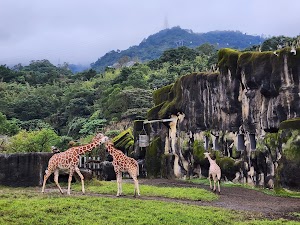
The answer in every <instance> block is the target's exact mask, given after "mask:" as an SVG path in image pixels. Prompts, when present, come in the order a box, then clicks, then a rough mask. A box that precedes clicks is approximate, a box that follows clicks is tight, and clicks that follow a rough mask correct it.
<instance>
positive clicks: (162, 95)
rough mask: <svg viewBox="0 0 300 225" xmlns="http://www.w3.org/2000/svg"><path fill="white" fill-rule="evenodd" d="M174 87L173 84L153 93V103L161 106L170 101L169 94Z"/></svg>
mask: <svg viewBox="0 0 300 225" xmlns="http://www.w3.org/2000/svg"><path fill="white" fill-rule="evenodd" d="M172 87H173V84H170V85H167V86H164V87H162V88H160V89H157V90H156V91H154V92H153V101H154V104H155V105H159V104H161V103H163V102H165V101H167V100H168V94H169V92H170V90H171V88H172Z"/></svg>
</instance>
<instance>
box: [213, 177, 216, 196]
mask: <svg viewBox="0 0 300 225" xmlns="http://www.w3.org/2000/svg"><path fill="white" fill-rule="evenodd" d="M213 180H214V190H213V191H214V192H215V191H216V178H215V177H214V178H213Z"/></svg>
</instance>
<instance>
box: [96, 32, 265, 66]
mask: <svg viewBox="0 0 300 225" xmlns="http://www.w3.org/2000/svg"><path fill="white" fill-rule="evenodd" d="M263 41H264V38H262V37H260V36H255V35H248V34H244V33H242V32H240V31H211V32H207V33H194V32H193V31H192V30H186V29H182V28H180V27H173V28H170V29H165V30H161V31H159V32H158V33H156V34H153V35H150V36H149V37H148V38H146V39H144V40H143V41H142V42H141V43H140V44H139V45H135V46H131V47H129V48H128V49H126V50H123V51H120V50H117V51H114V50H113V51H110V52H108V53H106V54H105V55H104V56H102V57H101V58H99V59H98V60H97V61H96V62H94V63H92V64H91V67H92V69H95V70H98V71H103V70H104V69H105V67H107V66H111V65H113V64H114V63H116V62H118V60H119V59H121V58H123V57H127V58H128V57H129V58H130V59H131V60H136V59H137V60H138V61H142V62H144V61H148V60H153V59H157V58H159V57H160V56H161V55H162V53H163V52H164V51H165V50H167V49H170V48H176V47H180V46H187V47H189V48H195V47H198V46H200V45H202V44H204V43H210V44H213V45H216V47H217V48H224V47H226V48H235V49H238V50H242V49H245V48H247V47H250V46H252V45H257V44H260V43H262V42H263Z"/></svg>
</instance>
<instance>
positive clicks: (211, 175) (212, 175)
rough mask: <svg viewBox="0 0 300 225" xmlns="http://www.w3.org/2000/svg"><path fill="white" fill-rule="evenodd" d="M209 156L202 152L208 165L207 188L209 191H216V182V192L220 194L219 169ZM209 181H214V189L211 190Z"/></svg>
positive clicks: (207, 153)
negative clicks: (208, 187)
mask: <svg viewBox="0 0 300 225" xmlns="http://www.w3.org/2000/svg"><path fill="white" fill-rule="evenodd" d="M209 154H210V153H209V152H204V157H205V158H207V159H208V161H209V164H210V166H209V171H208V179H209V186H210V189H212V190H213V191H214V192H215V191H216V182H217V181H218V191H219V193H221V190H220V179H221V169H220V167H219V166H218V164H217V163H216V160H213V159H212V158H211V157H210V155H209ZM211 179H213V181H214V188H212V185H211Z"/></svg>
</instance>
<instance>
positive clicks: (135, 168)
mask: <svg viewBox="0 0 300 225" xmlns="http://www.w3.org/2000/svg"><path fill="white" fill-rule="evenodd" d="M107 139H108V138H107ZM105 147H106V149H107V151H108V153H109V154H110V155H111V156H112V157H113V162H112V164H113V166H114V170H115V173H116V177H117V185H118V191H117V196H120V195H122V172H128V173H129V175H130V176H131V177H132V179H133V181H134V197H136V194H137V195H138V196H140V189H139V183H138V180H137V176H138V175H139V165H138V162H137V161H136V160H135V159H133V158H131V157H128V156H126V155H125V154H124V153H123V152H122V151H120V150H118V149H116V148H115V147H114V144H113V143H112V142H111V141H110V140H107V141H106V142H105Z"/></svg>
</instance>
